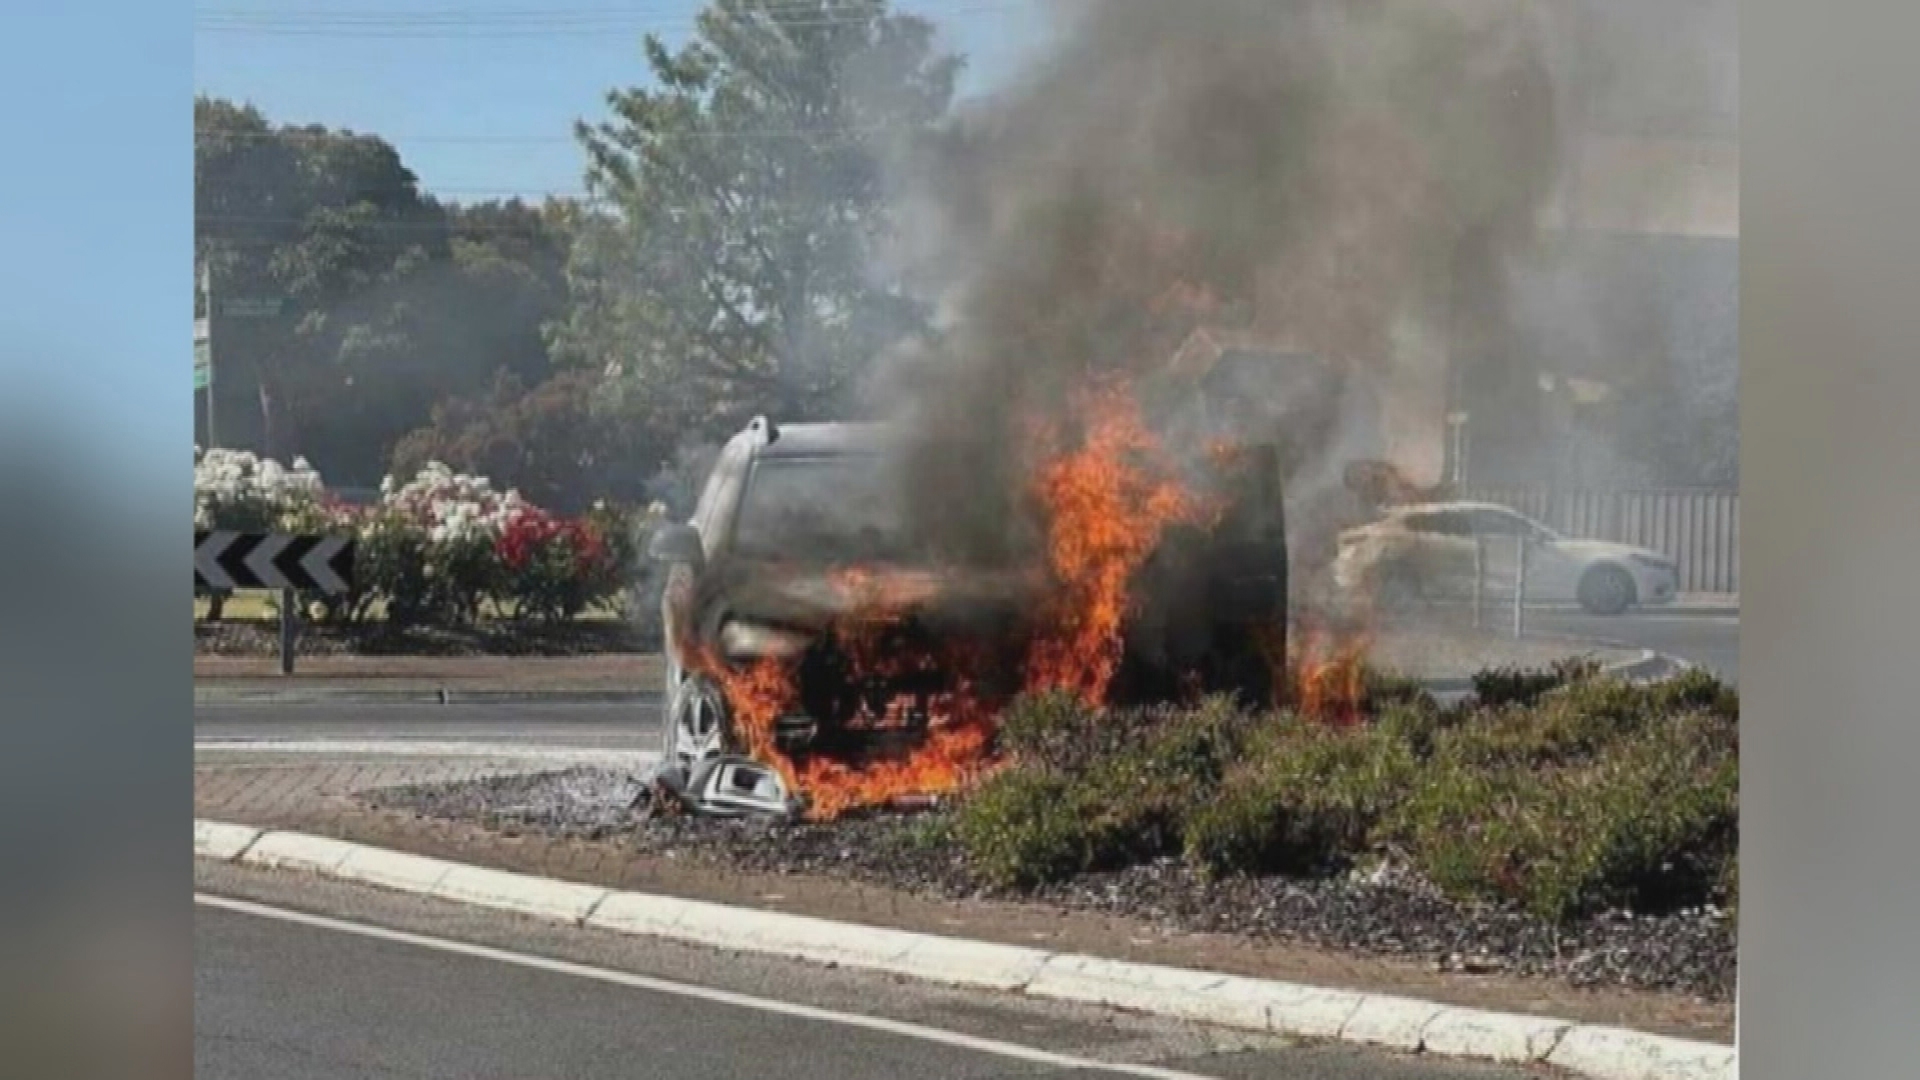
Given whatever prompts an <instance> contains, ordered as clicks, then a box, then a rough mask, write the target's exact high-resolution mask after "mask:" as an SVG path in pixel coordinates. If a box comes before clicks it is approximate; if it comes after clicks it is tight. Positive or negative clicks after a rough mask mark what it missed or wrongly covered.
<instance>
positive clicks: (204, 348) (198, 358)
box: [193, 260, 220, 449]
mask: <svg viewBox="0 0 1920 1080" xmlns="http://www.w3.org/2000/svg"><path fill="white" fill-rule="evenodd" d="M199 285H200V315H199V317H198V318H196V319H194V320H193V389H194V392H195V393H196V394H204V395H205V396H206V403H207V405H206V408H207V448H208V449H212V448H213V447H216V446H219V445H220V441H219V437H218V436H217V435H216V434H215V433H214V426H213V413H214V408H213V264H212V262H211V261H210V260H202V261H201V263H200V282H199Z"/></svg>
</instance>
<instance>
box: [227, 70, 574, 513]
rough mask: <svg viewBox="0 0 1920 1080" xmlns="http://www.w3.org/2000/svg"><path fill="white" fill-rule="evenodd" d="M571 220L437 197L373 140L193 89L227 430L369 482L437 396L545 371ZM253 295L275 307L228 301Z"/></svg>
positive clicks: (563, 214)
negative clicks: (243, 307) (547, 329)
mask: <svg viewBox="0 0 1920 1080" xmlns="http://www.w3.org/2000/svg"><path fill="white" fill-rule="evenodd" d="M569 214H570V211H568V210H566V209H565V208H563V207H559V206H548V207H534V206H529V205H526V204H524V203H521V202H518V201H512V202H504V203H489V204H482V205H479V206H472V207H447V206H442V205H441V204H439V203H438V202H436V201H435V200H433V199H432V198H430V197H428V196H426V195H425V194H423V193H422V192H421V191H420V188H419V184H418V182H417V179H416V178H415V176H414V175H413V173H412V172H411V171H409V170H408V169H407V168H406V166H405V165H404V163H403V162H402V161H401V159H400V156H399V154H398V153H397V152H396V151H395V150H394V148H393V147H392V146H390V145H389V144H388V143H386V142H385V141H384V140H382V139H380V138H378V137H375V136H369V135H355V134H352V133H349V132H344V131H333V130H328V129H326V128H323V127H318V126H307V127H294V126H284V125H275V124H272V123H270V122H269V121H268V119H267V118H266V117H265V116H264V115H263V114H262V113H261V112H260V111H259V110H257V109H255V108H253V107H251V106H240V105H236V104H234V103H231V102H228V101H223V100H220V99H215V98H206V97H202V98H200V99H198V100H197V101H196V102H195V103H194V239H195V262H196V267H197V268H204V269H205V270H207V271H208V272H209V274H210V276H211V284H212V293H213V299H214V303H215V310H214V312H213V317H214V327H213V330H214V359H213V362H214V367H215V375H214V380H213V388H212V394H213V396H214V405H215V411H216V432H215V434H216V435H217V437H218V438H219V441H220V442H221V443H222V444H224V445H227V446H236V447H244V448H250V449H254V450H257V451H260V452H262V453H265V454H268V455H274V456H280V457H282V458H285V457H289V456H291V455H292V454H293V453H294V452H296V451H297V452H299V453H302V454H305V455H306V456H307V457H308V458H310V459H311V460H312V461H314V463H315V464H316V465H318V466H319V467H320V468H321V470H322V471H324V472H325V473H326V474H327V475H328V476H329V477H330V478H332V479H333V480H334V482H335V483H338V484H341V485H344V486H350V487H370V486H372V485H373V484H375V483H377V482H378V480H379V478H380V476H381V474H382V471H383V469H384V467H385V465H386V463H387V460H388V456H389V454H390V452H391V450H392V449H393V447H394V445H395V443H396V442H397V441H398V440H399V439H400V438H401V437H402V436H403V435H404V434H405V433H406V432H408V431H410V430H412V429H415V428H418V427H421V426H422V425H424V424H426V423H428V421H429V412H430V409H431V407H432V406H433V405H434V404H435V403H436V402H438V401H441V400H443V399H444V398H447V397H449V396H458V395H472V394H477V393H480V392H482V391H484V390H485V388H486V387H487V386H488V385H489V383H491V382H492V381H493V379H494V378H495V376H496V374H497V373H498V372H500V371H503V370H504V371H507V372H511V373H513V374H514V375H516V376H518V377H520V378H523V379H526V380H529V381H532V380H538V379H539V378H542V377H544V375H545V373H546V372H547V370H548V363H547V354H546V347H545V343H544V340H543V337H542V334H543V330H542V327H543V325H544V324H545V323H546V322H548V321H550V320H553V319H555V318H558V317H559V315H560V313H561V311H562V307H563V305H564V303H565V301H566V287H567V286H566V280H565V273H564V269H565V262H566V247H567V243H568V240H569V237H570V232H569V229H570V227H571V224H570V219H569ZM251 300H269V301H275V302H278V303H279V305H280V311H279V314H277V315H270V316H259V315H237V314H231V313H229V312H228V310H227V308H226V305H227V304H228V303H229V302H233V301H251ZM198 309H199V305H198V303H196V314H200V313H201V311H200V310H198ZM201 438H202V439H206V438H207V436H206V434H205V433H204V432H202V433H201ZM500 475H501V476H502V478H503V479H505V480H508V481H509V482H512V481H514V479H515V477H514V476H513V474H512V473H511V472H502V473H501V474H500Z"/></svg>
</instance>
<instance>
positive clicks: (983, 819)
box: [954, 768, 1088, 886]
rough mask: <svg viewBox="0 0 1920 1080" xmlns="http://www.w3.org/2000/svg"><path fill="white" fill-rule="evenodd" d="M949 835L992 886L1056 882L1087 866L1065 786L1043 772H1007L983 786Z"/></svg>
mask: <svg viewBox="0 0 1920 1080" xmlns="http://www.w3.org/2000/svg"><path fill="white" fill-rule="evenodd" d="M954 835H955V837H956V838H957V839H958V840H959V841H960V843H961V844H962V845H964V846H965V848H966V850H967V854H968V855H969V856H970V857H971V859H972V861H973V865H974V868H975V869H976V870H978V871H979V873H980V874H981V876H982V877H984V878H986V879H987V880H988V881H990V882H992V883H994V884H996V885H1003V886H1032V885H1039V884H1043V883H1045V882H1049V881H1058V880H1060V879H1062V878H1065V877H1069V876H1071V875H1073V874H1074V873H1077V872H1078V871H1080V870H1082V869H1084V868H1085V867H1086V865H1087V862H1088V857H1087V823H1086V822H1085V821H1084V820H1083V819H1082V818H1081V816H1080V814H1079V812H1078V809H1077V808H1076V807H1075V806H1074V802H1073V798H1072V791H1071V790H1070V788H1069V785H1068V784H1067V782H1066V780H1065V779H1064V778H1062V777H1060V776H1058V775H1055V774H1053V773H1049V772H1043V771H1039V770H1033V769H1020V768H1012V769H1008V770H1006V771H1004V772H1002V773H1000V774H998V775H996V776H994V777H992V778H991V779H989V780H987V782H986V783H984V784H982V785H981V786H980V788H979V789H978V790H977V791H975V792H974V793H973V794H972V795H971V796H969V797H968V798H967V801H966V802H965V803H964V804H963V805H962V806H961V808H960V812H959V816H958V817H957V818H956V820H955V823H954Z"/></svg>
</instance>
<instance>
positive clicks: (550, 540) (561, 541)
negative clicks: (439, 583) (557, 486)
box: [495, 509, 619, 622]
mask: <svg viewBox="0 0 1920 1080" xmlns="http://www.w3.org/2000/svg"><path fill="white" fill-rule="evenodd" d="M495 550H496V553H497V554H498V555H499V557H500V563H501V570H502V576H503V581H502V582H501V585H502V588H501V596H500V599H501V600H502V601H503V603H502V605H501V606H502V607H503V608H510V609H511V611H512V612H513V614H514V616H515V617H517V618H534V619H538V620H540V621H542V622H559V621H561V620H564V619H570V618H573V617H574V616H576V615H578V614H580V613H581V612H582V611H585V610H586V609H587V608H588V607H589V606H591V605H593V604H595V603H597V602H600V601H603V600H605V599H607V598H608V597H610V596H612V595H613V593H614V591H615V590H617V589H618V587H619V581H618V579H617V576H616V575H615V574H613V573H610V572H609V569H610V567H611V566H612V561H613V560H612V558H611V553H610V552H609V551H608V550H607V544H606V542H605V541H604V540H603V539H602V538H601V536H600V533H599V530H598V529H595V528H593V527H592V526H590V525H589V524H588V523H587V522H585V521H580V520H567V519H564V518H556V517H554V516H552V515H550V514H548V513H547V512H546V511H544V510H535V509H527V510H523V511H521V512H520V513H518V514H516V515H514V517H513V518H512V519H511V520H509V521H508V522H507V527H506V529H505V530H504V531H502V532H501V534H500V540H499V543H498V544H497V545H496V548H495Z"/></svg>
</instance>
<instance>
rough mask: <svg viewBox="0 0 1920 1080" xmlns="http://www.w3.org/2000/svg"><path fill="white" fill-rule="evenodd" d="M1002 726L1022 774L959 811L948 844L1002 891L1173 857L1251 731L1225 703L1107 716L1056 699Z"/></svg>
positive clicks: (1026, 706) (1007, 777) (1024, 708)
mask: <svg viewBox="0 0 1920 1080" xmlns="http://www.w3.org/2000/svg"><path fill="white" fill-rule="evenodd" d="M1008 719H1009V724H1010V727H1011V728H1012V731H1013V733H1012V736H1011V743H1012V745H1013V746H1017V747H1019V748H1021V749H1020V750H1017V751H1015V755H1016V759H1017V760H1018V761H1019V762H1021V764H1020V765H1018V766H1016V767H1014V768H1012V769H1009V770H1007V771H1006V772H1003V773H1001V774H1000V775H999V776H997V777H995V778H994V779H993V780H991V781H989V782H988V784H987V785H986V786H985V787H983V788H982V789H981V791H979V792H976V793H975V794H973V795H972V796H970V797H969V798H968V799H967V801H966V802H964V803H963V804H962V805H961V807H960V810H959V815H958V821H959V826H958V831H957V834H956V835H957V837H958V839H959V841H960V842H961V844H962V845H963V846H964V847H965V849H966V850H967V851H968V852H969V854H971V855H972V856H973V858H974V859H975V861H976V865H978V866H980V867H981V868H982V869H983V871H985V872H986V873H987V874H988V876H989V878H990V879H991V880H994V881H995V882H997V883H1000V884H1034V883H1038V882H1045V881H1051V880H1056V879H1058V878H1060V877H1065V876H1070V875H1072V874H1074V873H1078V872H1081V871H1086V870H1093V869H1099V868H1103V867H1115V866H1122V865H1125V864H1127V863H1130V862H1135V861H1138V860H1141V859H1148V858H1153V857H1156V856H1159V855H1165V854H1172V853H1175V852H1177V851H1178V850H1179V849H1180V843H1181V835H1182V831H1183V829H1184V828H1185V822H1186V819H1187V816H1188V814H1190V813H1191V812H1192V811H1193V809H1194V808H1195V806H1197V805H1199V804H1200V803H1201V802H1202V801H1204V800H1205V799H1206V798H1207V797H1208V796H1209V794H1210V793H1211V792H1212V791H1213V789H1214V788H1215V787H1216V786H1217V785H1218V784H1219V782H1220V779H1221V777H1222V776H1224V775H1225V774H1226V771H1227V769H1228V767H1229V764H1230V762H1231V761H1232V760H1233V759H1234V758H1235V757H1236V756H1238V754H1239V753H1240V752H1241V751H1242V749H1243V748H1244V746H1245V739H1246V733H1247V730H1248V726H1249V722H1250V718H1249V717H1247V716H1246V715H1245V714H1244V713H1241V712H1239V711H1238V710H1237V709H1235V708H1233V706H1232V705H1231V704H1230V703H1228V702H1226V701H1224V700H1221V701H1215V702H1209V703H1208V704H1206V705H1204V706H1202V707H1201V708H1198V709H1194V710H1189V711H1180V710H1172V709H1160V710H1127V711H1118V712H1111V713H1107V712H1094V711H1091V710H1086V709H1084V708H1082V707H1080V706H1078V705H1077V704H1075V703H1074V701H1073V700H1072V699H1071V698H1070V697H1068V696H1065V695H1039V696H1036V697H1032V698H1028V699H1025V700H1024V701H1022V702H1021V703H1019V704H1018V705H1016V706H1015V708H1014V709H1013V710H1012V711H1011V712H1010V713H1009V717H1008ZM1002 737H1003V738H1007V734H1006V732H1005V731H1004V730H1003V736H1002ZM1029 801H1031V802H1039V801H1045V802H1047V803H1048V808H1047V810H1046V812H1045V813H1044V814H1043V815H1042V816H1041V817H1040V818H1038V819H1036V820H1035V821H1034V822H1032V823H1029V824H1028V825H1025V826H1022V825H1020V824H1019V823H1018V822H1017V821H1014V820H1012V818H1011V817H1010V815H1014V814H1016V813H1018V812H1022V811H1023V810H1024V809H1026V808H1028V807H1029Z"/></svg>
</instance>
